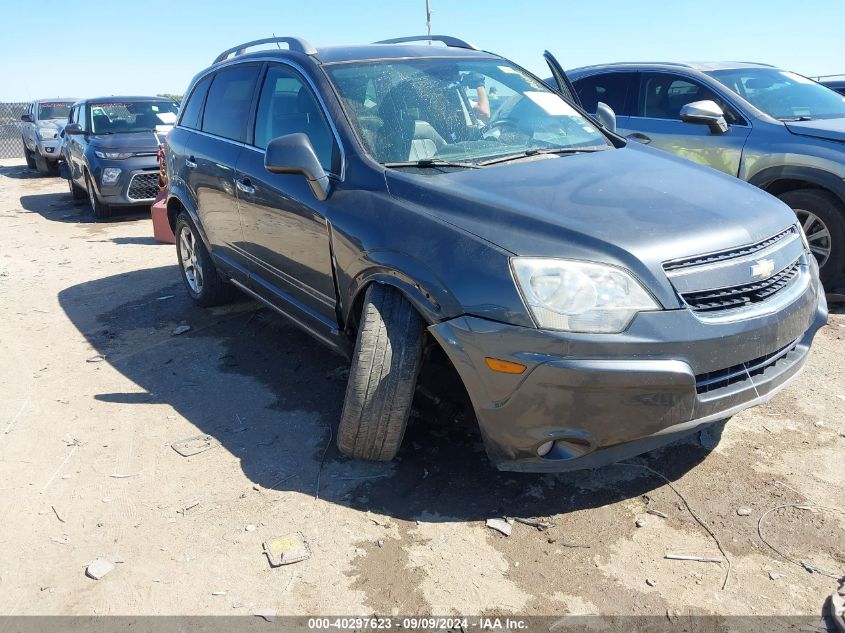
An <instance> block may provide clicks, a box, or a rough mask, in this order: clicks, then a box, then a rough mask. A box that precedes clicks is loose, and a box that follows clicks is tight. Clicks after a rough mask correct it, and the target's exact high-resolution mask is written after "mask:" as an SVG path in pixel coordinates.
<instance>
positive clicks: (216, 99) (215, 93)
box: [202, 64, 259, 141]
mask: <svg viewBox="0 0 845 633" xmlns="http://www.w3.org/2000/svg"><path fill="white" fill-rule="evenodd" d="M258 68H259V67H258V65H257V64H239V65H238V66H233V67H232V68H227V69H225V70H221V71H220V72H218V73H217V74H216V75H215V76H214V80H213V81H212V82H211V87H210V88H209V89H208V98H207V99H206V101H205V113H204V114H203V117H202V131H203V132H208V133H209V134H216V135H217V136H222V137H224V138H229V139H232V140H235V141H242V140H243V132H244V128H245V127H246V120H247V118H249V106H250V104H251V102H252V93H253V90H254V88H255V81H256V79H257V78H258Z"/></svg>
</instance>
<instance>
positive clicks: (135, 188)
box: [126, 171, 158, 200]
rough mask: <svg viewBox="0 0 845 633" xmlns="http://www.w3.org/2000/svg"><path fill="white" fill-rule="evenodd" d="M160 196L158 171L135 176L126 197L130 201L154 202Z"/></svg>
mask: <svg viewBox="0 0 845 633" xmlns="http://www.w3.org/2000/svg"><path fill="white" fill-rule="evenodd" d="M157 195H158V171H150V172H145V173H143V174H135V175H134V176H132V180H131V181H130V183H129V191H127V193H126V196H127V197H128V198H129V199H130V200H152V199H153V198H155V197H156V196H157Z"/></svg>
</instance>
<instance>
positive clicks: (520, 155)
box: [478, 145, 610, 166]
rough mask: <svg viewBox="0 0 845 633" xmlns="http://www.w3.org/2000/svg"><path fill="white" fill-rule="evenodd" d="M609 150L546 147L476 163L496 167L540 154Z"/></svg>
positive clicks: (597, 146) (602, 149)
mask: <svg viewBox="0 0 845 633" xmlns="http://www.w3.org/2000/svg"><path fill="white" fill-rule="evenodd" d="M606 149H610V146H609V145H592V146H590V147H548V148H540V147H534V148H531V149H527V150H525V151H522V152H517V153H516V154H507V155H506V156H497V157H496V158H490V159H489V160H485V161H482V162H480V163H478V164H479V165H482V166H485V165H496V164H498V163H507V162H509V161H512V160H519V159H520V158H527V157H529V156H539V155H542V154H581V153H588V152H601V151H604V150H606Z"/></svg>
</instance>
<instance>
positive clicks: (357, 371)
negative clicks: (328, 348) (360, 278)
mask: <svg viewBox="0 0 845 633" xmlns="http://www.w3.org/2000/svg"><path fill="white" fill-rule="evenodd" d="M423 331H424V323H423V320H422V318H421V317H420V315H419V313H418V312H417V311H416V310H415V309H414V307H413V306H412V305H411V304H410V303H408V301H407V300H406V299H405V297H403V296H402V294H401V293H399V292H398V291H397V290H395V289H393V288H390V287H388V286H384V285H381V284H373V285H372V286H370V287H369V288H368V289H367V294H366V297H365V299H364V309H363V311H362V315H361V326H360V328H359V329H358V339H357V341H356V343H355V352H354V355H353V358H352V367H351V369H350V371H349V384H348V385H347V387H346V398H345V400H344V402H343V413H342V414H341V417H340V426H339V428H338V434H337V445H338V448H339V449H340V450H341V451H342V452H343V453H345V454H346V455H349V456H350V457H356V458H359V459H369V460H374V461H382V462H387V461H390V460H391V459H393V457H394V456H395V455H396V453H397V452H398V451H399V446H400V445H401V444H402V437H403V436H404V434H405V427H406V426H407V424H408V414H409V413H410V412H411V401H412V400H413V397H414V388H415V387H416V384H417V375H418V374H419V371H420V360H421V357H422V340H423Z"/></svg>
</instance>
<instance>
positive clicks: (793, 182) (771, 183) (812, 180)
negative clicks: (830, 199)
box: [748, 165, 845, 205]
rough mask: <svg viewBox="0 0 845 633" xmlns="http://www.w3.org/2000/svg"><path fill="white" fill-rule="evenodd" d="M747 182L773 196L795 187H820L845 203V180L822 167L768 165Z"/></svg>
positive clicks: (792, 189) (795, 188) (793, 189)
mask: <svg viewBox="0 0 845 633" xmlns="http://www.w3.org/2000/svg"><path fill="white" fill-rule="evenodd" d="M748 182H749V183H750V184H752V185H756V186H757V187H760V188H761V189H762V190H763V191H765V192H767V193H770V194H772V195H773V196H779V195H781V194H784V193H786V192H787V191H795V190H797V189H821V190H824V191H827V192H829V193H832V194H833V195H834V196H836V198H837V199H838V200H839V202H840V203H842V204H843V205H845V180H843V179H842V178H839V177H838V176H837V175H836V174H832V173H830V172H828V171H824V170H823V169H816V168H813V167H800V166H789V165H784V166H778V167H769V168H767V169H764V170H762V171H760V172H758V173H756V174H754V176H752V177H751V178H749V180H748Z"/></svg>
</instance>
